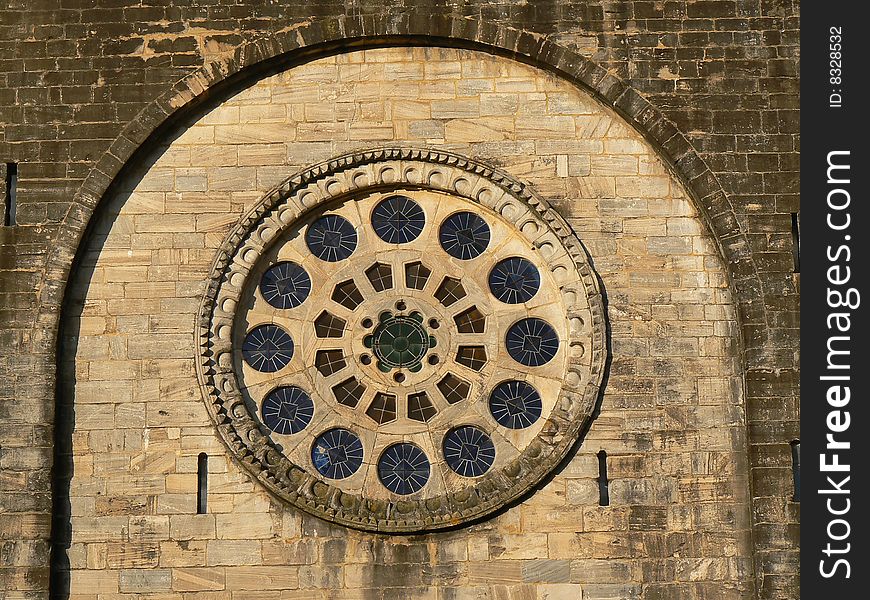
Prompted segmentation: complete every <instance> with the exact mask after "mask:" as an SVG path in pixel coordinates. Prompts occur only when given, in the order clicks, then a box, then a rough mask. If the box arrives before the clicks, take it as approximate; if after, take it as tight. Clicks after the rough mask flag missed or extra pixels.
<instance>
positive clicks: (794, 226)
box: [791, 212, 801, 273]
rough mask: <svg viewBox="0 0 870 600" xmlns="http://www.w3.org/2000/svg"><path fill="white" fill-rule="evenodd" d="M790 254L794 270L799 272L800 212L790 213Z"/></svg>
mask: <svg viewBox="0 0 870 600" xmlns="http://www.w3.org/2000/svg"><path fill="white" fill-rule="evenodd" d="M791 256H792V259H793V260H794V272H795V273H800V272H801V214H800V213H799V212H793V213H791Z"/></svg>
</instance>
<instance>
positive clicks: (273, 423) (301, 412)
mask: <svg viewBox="0 0 870 600" xmlns="http://www.w3.org/2000/svg"><path fill="white" fill-rule="evenodd" d="M262 411H263V412H262V414H263V423H265V424H266V427H268V428H269V429H271V430H272V431H274V432H275V433H280V434H282V435H289V434H291V433H298V432H300V431H302V430H303V429H305V428H306V427H308V424H309V423H310V422H311V417H313V416H314V402H312V401H311V396H309V395H308V394H307V393H306V392H305V390H303V389H302V388H299V387H296V386H289V387H279V388H275V389H274V390H272V391H271V392H269V395H268V396H266V399H265V400H263V408H262Z"/></svg>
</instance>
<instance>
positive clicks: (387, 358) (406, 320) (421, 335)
mask: <svg viewBox="0 0 870 600" xmlns="http://www.w3.org/2000/svg"><path fill="white" fill-rule="evenodd" d="M364 343H365V345H366V346H368V347H369V348H371V349H372V352H373V353H374V355H375V357H376V358H377V360H378V368H379V369H381V371H384V372H387V371H390V370H392V369H407V370H409V371H411V372H416V371H419V370H420V369H421V368H422V364H423V357H424V356H426V352H428V351H429V348H432V347H433V346H435V338H434V337H432V336H430V335H429V333H428V332H427V331H426V328H425V327H424V326H423V316H422V315H421V314H420V313H417V312H414V313H411V314H410V315H392V314H391V313H389V312H385V313H383V314H382V315H381V317H380V322H379V323H378V326H377V327H375V330H374V332H373V333H372V335H370V336H367V337H366V338H365V340H364Z"/></svg>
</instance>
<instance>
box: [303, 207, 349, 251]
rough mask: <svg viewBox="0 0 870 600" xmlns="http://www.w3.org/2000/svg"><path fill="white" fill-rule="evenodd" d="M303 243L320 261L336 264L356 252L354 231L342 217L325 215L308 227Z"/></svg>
mask: <svg viewBox="0 0 870 600" xmlns="http://www.w3.org/2000/svg"><path fill="white" fill-rule="evenodd" d="M305 243H306V244H308V249H309V250H311V253H312V254H314V256H316V257H317V258H319V259H320V260H325V261H326V262H337V261H339V260H344V259H345V258H347V257H349V256H350V255H351V254H353V251H354V250H356V243H357V236H356V230H355V229H354V228H353V225H351V223H350V221H348V220H347V219H345V218H344V217H340V216H338V215H326V216H325V217H320V218H319V219H317V220H316V221H315V222H314V223H312V224H311V225H309V226H308V231H306V232H305Z"/></svg>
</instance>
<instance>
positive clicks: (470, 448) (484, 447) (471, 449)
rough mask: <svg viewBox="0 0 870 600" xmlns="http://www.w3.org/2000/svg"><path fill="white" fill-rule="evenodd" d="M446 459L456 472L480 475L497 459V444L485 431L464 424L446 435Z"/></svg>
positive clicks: (471, 475)
mask: <svg viewBox="0 0 870 600" xmlns="http://www.w3.org/2000/svg"><path fill="white" fill-rule="evenodd" d="M444 459H445V460H446V461H447V465H448V466H449V467H450V468H451V469H453V471H454V472H455V473H458V474H459V475H462V476H463V477H478V476H480V475H483V474H484V473H486V472H487V471H489V468H490V467H491V466H492V463H493V461H495V445H494V444H493V443H492V438H491V437H489V435H487V433H486V432H485V431H483V430H481V429H478V428H477V427H472V426H471V425H464V426H462V427H457V428H456V429H453V430H451V431H449V432H447V435H445V436H444Z"/></svg>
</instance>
